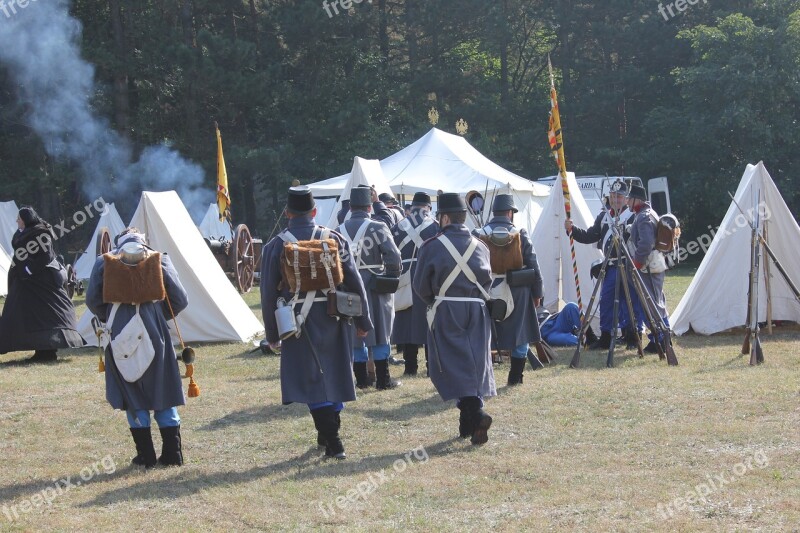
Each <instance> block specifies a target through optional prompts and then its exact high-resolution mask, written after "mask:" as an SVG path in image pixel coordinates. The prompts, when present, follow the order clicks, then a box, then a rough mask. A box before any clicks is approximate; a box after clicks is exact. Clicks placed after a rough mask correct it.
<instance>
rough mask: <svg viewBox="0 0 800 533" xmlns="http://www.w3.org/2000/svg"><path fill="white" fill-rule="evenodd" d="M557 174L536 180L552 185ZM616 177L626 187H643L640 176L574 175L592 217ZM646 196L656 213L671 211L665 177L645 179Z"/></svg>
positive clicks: (595, 215) (601, 206)
mask: <svg viewBox="0 0 800 533" xmlns="http://www.w3.org/2000/svg"><path fill="white" fill-rule="evenodd" d="M557 179H559V176H548V177H546V178H540V179H538V180H537V181H538V182H539V183H543V184H545V185H549V186H551V187H552V186H553V185H555V184H556V183H557V181H556V180H557ZM618 179H622V180H625V182H626V183H627V184H628V187H630V186H631V184H636V185H639V186H642V187H644V184H643V183H642V179H641V178H637V177H632V176H576V177H575V181H577V182H578V186H579V187H580V188H581V194H583V199H584V200H586V203H587V204H588V205H589V211H591V213H592V216H593V217H597V215H599V214H600V212H601V211H602V210H603V200H602V199H603V197H605V196H608V191H609V189H610V188H611V184H612V183H614V182H615V181H617V180H618ZM647 196H648V198H649V199H650V205H652V206H653V209H655V211H656V213H658V214H659V215H663V214H665V213H671V212H672V205H671V204H670V201H669V183H668V181H667V178H666V177H660V178H653V179H651V180H648V181H647Z"/></svg>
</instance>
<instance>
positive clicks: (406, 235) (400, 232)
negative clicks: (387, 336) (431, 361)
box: [392, 192, 439, 376]
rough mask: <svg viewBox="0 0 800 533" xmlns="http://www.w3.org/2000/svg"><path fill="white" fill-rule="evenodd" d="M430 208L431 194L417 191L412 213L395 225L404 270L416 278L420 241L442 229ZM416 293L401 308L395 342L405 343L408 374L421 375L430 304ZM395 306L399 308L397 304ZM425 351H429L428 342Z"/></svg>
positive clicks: (396, 325)
mask: <svg viewBox="0 0 800 533" xmlns="http://www.w3.org/2000/svg"><path fill="white" fill-rule="evenodd" d="M430 211H431V197H430V196H429V195H428V194H426V193H424V192H417V193H415V194H414V199H413V200H412V202H411V211H410V214H409V215H408V216H407V217H405V218H404V219H402V220H401V221H400V222H398V224H397V225H396V226H395V227H394V228H392V236H393V237H394V243H395V244H396V245H397V247H398V248H399V250H400V254H401V256H402V262H403V273H404V274H405V273H407V272H410V273H411V279H412V280H413V279H414V276H415V275H416V268H417V266H416V265H417V259H418V255H419V247H420V245H422V243H423V242H424V241H425V240H426V239H430V238H431V237H433V236H434V235H436V234H437V233H438V232H439V224H437V223H436V221H435V220H434V219H433V218H432V217H431V214H430ZM412 293H413V294H412V302H413V303H412V305H411V307H408V308H406V309H397V313H396V314H395V319H394V329H393V331H392V343H393V344H397V345H398V346H399V347H402V350H403V359H404V360H405V372H404V373H405V375H407V376H416V375H417V370H418V367H419V364H418V362H417V356H418V353H419V347H420V345H424V344H425V343H426V342H428V340H427V331H428V326H427V324H426V323H425V308H426V306H425V303H424V302H423V301H422V300H421V299H420V297H419V296H418V295H417V294H416V293H415V292H413V291H412ZM395 298H397V297H395ZM395 302H397V299H395ZM395 307H396V308H397V306H395ZM425 353H426V354H427V353H428V348H427V346H426V347H425ZM426 359H427V355H426Z"/></svg>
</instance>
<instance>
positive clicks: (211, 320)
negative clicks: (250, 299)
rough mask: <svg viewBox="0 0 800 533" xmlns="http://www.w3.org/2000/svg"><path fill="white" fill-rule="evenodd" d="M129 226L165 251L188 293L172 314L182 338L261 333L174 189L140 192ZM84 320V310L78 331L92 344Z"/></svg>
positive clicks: (242, 338)
mask: <svg viewBox="0 0 800 533" xmlns="http://www.w3.org/2000/svg"><path fill="white" fill-rule="evenodd" d="M131 226H135V227H137V228H139V229H140V230H141V231H142V232H144V233H145V234H146V235H147V240H148V243H149V244H150V246H152V247H153V248H155V249H156V250H160V251H162V252H166V253H168V254H169V256H170V258H171V259H172V263H173V265H175V269H176V270H177V271H178V277H179V278H180V280H181V283H182V284H183V286H184V288H185V289H186V291H187V292H188V293H189V307H187V308H186V310H185V311H183V313H181V314H180V315H179V316H178V325H179V326H180V328H181V334H182V335H183V339H184V341H186V342H215V341H216V342H219V341H236V342H247V341H249V340H250V339H252V338H253V337H255V336H256V335H259V334H260V333H263V331H264V326H263V325H261V322H259V320H258V319H257V318H256V316H255V315H254V314H253V312H252V311H251V310H250V308H249V307H248V306H247V304H246V303H245V302H244V300H243V299H242V297H241V296H240V295H239V294H238V293H237V292H236V289H234V288H233V285H232V284H231V282H230V280H228V278H227V276H226V275H225V273H224V272H223V271H222V268H221V267H220V266H219V263H217V260H216V259H214V256H213V255H212V254H211V251H210V250H209V248H208V246H207V245H206V243H205V242H204V241H203V237H202V236H201V235H200V232H199V231H198V230H197V226H195V225H194V222H192V219H191V217H190V216H189V213H188V212H187V211H186V208H185V207H184V205H183V203H181V200H180V198H179V197H178V195H177V194H176V193H175V191H168V192H143V193H142V198H141V201H140V202H139V206H138V207H137V208H136V212H135V213H134V215H133V219H132V220H131ZM87 315H88V316H87ZM90 321H91V313H89V312H88V311H87V312H86V313H84V315H83V316H82V317H81V320H80V324H79V327H78V331H79V332H80V334H81V335H82V336H83V338H84V339H85V340H86V341H87V342H88V343H89V344H94V345H96V344H97V338H96V337H95V335H94V332H93V331H92V328H91V323H90ZM169 323H170V328H171V329H173V328H174V325H173V324H172V321H171V320H170V321H169ZM176 340H177V337H176V336H175V334H174V329H173V341H176Z"/></svg>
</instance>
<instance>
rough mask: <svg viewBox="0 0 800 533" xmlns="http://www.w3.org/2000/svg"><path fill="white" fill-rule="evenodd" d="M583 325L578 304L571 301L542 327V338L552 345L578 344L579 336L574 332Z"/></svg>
mask: <svg viewBox="0 0 800 533" xmlns="http://www.w3.org/2000/svg"><path fill="white" fill-rule="evenodd" d="M580 327H581V313H580V311H579V310H578V304H576V303H573V302H570V303H568V304H567V305H565V306H564V309H562V310H561V311H559V312H558V314H557V315H556V316H555V318H553V319H552V320H548V321H547V322H545V323H544V324H542V327H541V333H542V338H543V339H544V340H545V341H546V342H547V344H549V345H550V346H577V345H578V336H577V335H575V334H574V333H573V331H576V330H577V329H579V328H580Z"/></svg>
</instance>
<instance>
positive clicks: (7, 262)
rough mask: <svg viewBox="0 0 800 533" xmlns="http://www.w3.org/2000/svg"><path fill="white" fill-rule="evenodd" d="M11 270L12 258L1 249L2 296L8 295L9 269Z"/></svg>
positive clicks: (0, 284)
mask: <svg viewBox="0 0 800 533" xmlns="http://www.w3.org/2000/svg"><path fill="white" fill-rule="evenodd" d="M9 268H11V258H10V257H9V256H8V254H7V253H6V251H5V250H4V249H3V248H2V247H0V296H6V295H7V294H8V269H9Z"/></svg>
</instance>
